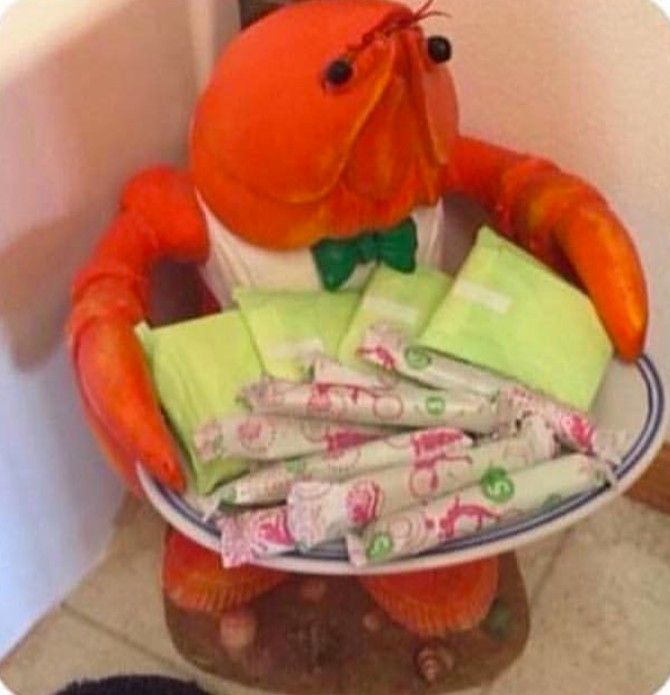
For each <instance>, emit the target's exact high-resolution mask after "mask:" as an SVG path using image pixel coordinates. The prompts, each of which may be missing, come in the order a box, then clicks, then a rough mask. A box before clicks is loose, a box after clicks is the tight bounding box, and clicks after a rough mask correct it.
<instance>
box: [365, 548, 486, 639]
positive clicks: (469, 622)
mask: <svg viewBox="0 0 670 695" xmlns="http://www.w3.org/2000/svg"><path fill="white" fill-rule="evenodd" d="M360 581H361V584H362V585H363V586H364V587H365V588H366V589H367V590H368V591H369V592H370V594H371V596H372V597H373V598H374V600H375V601H376V602H377V603H378V604H379V605H380V606H381V607H382V608H383V609H384V610H385V611H386V612H387V613H388V614H389V615H390V616H391V618H392V619H393V620H395V621H396V622H398V623H400V624H401V625H402V626H403V627H405V628H407V629H408V630H409V631H410V632H414V633H416V634H418V635H421V636H422V637H437V636H440V635H444V634H446V633H448V632H460V631H463V630H470V629H471V628H473V627H475V626H476V625H478V624H479V623H480V622H481V621H482V620H483V619H484V618H485V617H486V615H487V614H488V612H489V609H490V608H491V604H492V603H493V599H494V598H495V595H496V591H497V589H498V558H497V557H493V558H489V559H486V560H479V561H477V562H471V563H468V564H465V565H458V566H456V567H447V568H446V569H441V570H428V571H425V572H410V573H408V574H387V575H384V574H382V575H375V576H370V577H361V579H360Z"/></svg>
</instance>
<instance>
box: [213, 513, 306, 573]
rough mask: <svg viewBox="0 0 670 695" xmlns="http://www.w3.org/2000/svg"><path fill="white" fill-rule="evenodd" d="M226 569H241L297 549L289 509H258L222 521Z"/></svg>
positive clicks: (221, 529) (221, 528)
mask: <svg viewBox="0 0 670 695" xmlns="http://www.w3.org/2000/svg"><path fill="white" fill-rule="evenodd" d="M218 526H219V531H220V533H221V560H222V562H223V566H224V567H226V568H228V567H240V566H241V565H246V564H248V563H250V562H254V561H255V560H259V559H262V558H265V557H271V556H273V555H281V554H282V553H286V552H289V551H290V550H293V549H295V541H294V540H293V537H292V536H291V532H290V531H289V528H288V523H287V514H286V507H273V508H272V509H258V510H255V511H252V512H244V513H243V514H236V515H232V516H226V517H223V518H221V519H219V521H218Z"/></svg>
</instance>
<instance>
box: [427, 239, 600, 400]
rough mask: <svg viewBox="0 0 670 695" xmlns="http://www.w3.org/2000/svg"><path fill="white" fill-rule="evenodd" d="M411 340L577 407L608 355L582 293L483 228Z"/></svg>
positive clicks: (590, 394)
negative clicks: (421, 328)
mask: <svg viewBox="0 0 670 695" xmlns="http://www.w3.org/2000/svg"><path fill="white" fill-rule="evenodd" d="M417 342H418V343H419V344H420V345H422V346H424V347H427V348H430V349H432V350H435V351H437V352H442V353H445V354H448V355H453V356H455V357H458V358H460V359H462V360H465V361H466V362H470V363H472V364H475V365H479V366H482V367H486V368H489V369H492V370H493V371H495V372H498V373H499V374H503V375H505V376H508V377H513V378H515V379H518V380H519V381H521V382H522V383H524V384H526V385H527V386H530V387H532V388H535V389H538V390H540V391H543V392H544V393H546V394H548V395H550V396H553V397H555V398H558V399H559V400H561V401H564V402H565V403H569V404H571V405H574V406H577V407H578V408H581V409H584V410H586V409H588V408H589V407H590V405H591V403H592V401H593V399H594V397H595V394H596V392H597V390H598V387H599V385H600V382H601V379H602V377H603V375H604V373H605V370H606V368H607V365H608V363H609V361H610V359H611V357H612V345H611V343H610V341H609V338H608V336H607V333H606V332H605V329H604V328H603V326H602V324H601V322H600V320H599V318H598V315H597V314H596V311H595V309H594V307H593V305H592V304H591V302H590V300H589V298H588V297H587V296H586V295H585V294H583V293H582V292H581V291H579V290H578V289H576V288H575V287H573V286H572V285H570V284H569V283H567V282H565V281H564V280H562V279H561V278H559V277H558V276H557V275H555V274H554V273H553V272H552V271H550V270H549V269H547V268H545V267H544V266H542V265H541V264H540V263H538V261H537V260H536V259H534V258H533V257H531V256H529V255H528V254H527V253H525V252H524V251H522V250H521V249H519V248H518V247H517V246H515V245H513V244H512V243H511V242H509V241H507V240H506V239H504V238H502V237H501V236H498V235H497V234H495V233H494V232H492V231H491V230H490V229H488V228H486V227H484V228H482V229H481V230H480V232H479V235H478V237H477V241H476V243H475V246H474V248H473V250H472V252H471V253H470V255H469V256H468V258H467V259H466V261H465V263H464V265H463V267H462V269H461V271H460V272H459V274H458V276H457V278H456V281H455V282H454V284H453V286H452V288H451V290H450V291H449V292H448V293H447V295H446V297H445V298H444V300H443V301H442V303H441V304H440V306H439V307H438V308H437V310H436V311H435V313H434V314H433V316H432V317H431V318H430V321H429V322H428V325H427V327H426V329H425V331H424V332H423V333H422V334H421V335H420V337H419V339H418V341H417Z"/></svg>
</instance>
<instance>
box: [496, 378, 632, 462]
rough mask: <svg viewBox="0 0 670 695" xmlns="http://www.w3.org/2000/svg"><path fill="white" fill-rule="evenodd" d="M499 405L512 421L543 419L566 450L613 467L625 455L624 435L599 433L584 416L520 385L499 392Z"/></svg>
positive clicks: (616, 432) (596, 427)
mask: <svg viewBox="0 0 670 695" xmlns="http://www.w3.org/2000/svg"><path fill="white" fill-rule="evenodd" d="M500 403H501V409H503V410H504V411H505V412H506V413H507V414H508V415H511V416H512V418H513V419H515V420H521V419H523V418H525V417H528V416H533V415H534V416H539V417H542V418H544V420H545V421H546V422H547V424H548V425H549V426H550V427H551V428H552V429H553V431H554V434H555V436H556V438H557V439H558V440H559V441H560V442H561V443H562V444H563V445H564V446H566V447H567V448H568V449H572V450H574V451H580V452H583V453H585V454H590V455H592V456H597V457H598V458H600V459H602V460H604V461H608V462H609V463H611V464H614V465H616V464H618V463H620V461H621V457H622V455H623V453H624V452H625V448H626V443H627V440H628V436H627V434H626V433H625V432H622V431H615V430H603V429H601V428H599V427H598V426H597V425H595V423H594V422H593V421H592V420H591V419H590V418H589V416H588V415H586V414H585V413H583V412H581V411H579V410H576V409H575V408H572V407H570V406H567V405H563V404H562V403H559V402H557V401H555V400H552V399H551V398H548V397H547V396H543V395H542V394H539V393H536V392H534V391H529V390H528V389H525V388H523V387H522V386H516V385H511V386H508V387H506V388H505V389H503V390H502V392H501V394H500Z"/></svg>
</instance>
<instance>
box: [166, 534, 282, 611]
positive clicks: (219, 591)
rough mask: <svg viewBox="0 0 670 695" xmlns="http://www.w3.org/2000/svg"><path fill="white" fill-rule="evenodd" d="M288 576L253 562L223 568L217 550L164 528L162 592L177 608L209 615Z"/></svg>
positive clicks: (236, 604)
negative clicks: (204, 546) (165, 530)
mask: <svg viewBox="0 0 670 695" xmlns="http://www.w3.org/2000/svg"><path fill="white" fill-rule="evenodd" d="M288 576H289V575H288V574H285V573H284V572H279V571H277V570H270V569H265V568H263V567H256V566H254V565H244V566H243V567H237V568H235V569H223V568H222V567H221V559H220V557H219V555H218V554H217V553H213V552H211V551H210V550H205V549H204V548H202V547H200V546H199V545H197V544H195V543H193V541H190V540H189V539H188V538H186V536H183V535H182V534H180V533H178V532H177V531H173V530H168V531H167V533H166V537H165V546H164V550H163V571H162V585H163V591H165V593H166V594H167V596H168V597H169V598H170V600H171V601H172V602H173V603H175V604H176V605H177V606H179V608H181V609H183V610H187V611H197V612H204V613H211V614H217V615H219V614H222V613H225V612H226V611H230V610H233V609H235V608H238V607H240V606H243V605H244V604H246V603H248V602H249V601H251V600H253V599H254V598H256V596H260V594H263V593H265V592H266V591H269V590H270V589H272V588H274V587H275V586H277V584H279V583H280V582H282V581H284V580H285V579H286V578H287V577H288Z"/></svg>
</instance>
